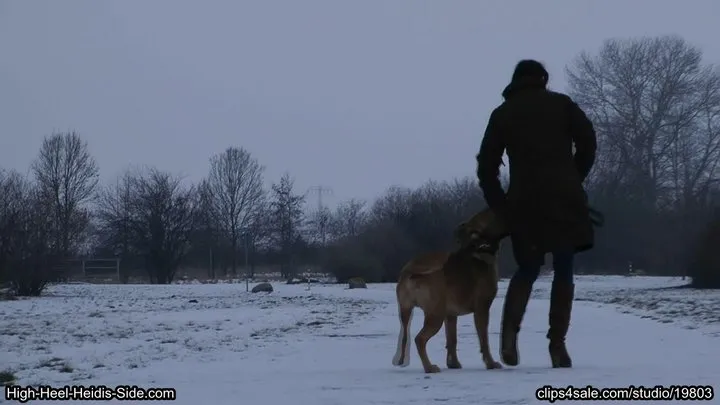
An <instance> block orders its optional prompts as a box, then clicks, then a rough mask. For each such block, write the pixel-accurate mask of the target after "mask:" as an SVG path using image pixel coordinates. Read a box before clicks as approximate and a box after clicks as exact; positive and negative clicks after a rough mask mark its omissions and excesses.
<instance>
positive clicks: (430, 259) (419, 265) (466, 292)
mask: <svg viewBox="0 0 720 405" xmlns="http://www.w3.org/2000/svg"><path fill="white" fill-rule="evenodd" d="M504 236H506V235H505V234H504V224H502V223H501V221H500V219H499V218H498V217H497V216H496V215H495V214H494V213H493V212H492V211H490V210H484V211H482V212H480V213H478V214H476V215H474V216H473V217H472V218H470V219H469V220H468V221H466V222H464V223H462V224H460V225H459V226H458V227H457V228H456V230H455V237H456V239H457V240H458V242H459V244H460V247H459V248H458V249H457V250H455V251H454V252H449V253H448V252H444V253H430V254H425V255H421V256H419V257H416V258H415V259H413V260H411V261H410V262H409V263H407V264H406V265H405V267H403V269H402V271H401V272H400V278H399V280H398V284H397V287H396V293H397V303H398V312H399V315H400V334H399V336H398V346H397V351H396V353H395V357H393V361H392V363H393V365H395V366H399V367H406V366H408V365H409V364H410V339H409V331H410V323H411V320H412V312H413V309H414V308H415V307H420V308H421V309H422V310H423V312H424V313H425V322H424V324H423V327H422V329H421V330H420V332H419V333H418V334H417V336H416V337H415V344H416V345H417V351H418V354H419V355H420V360H421V361H422V364H423V368H424V369H425V372H426V373H437V372H439V371H440V368H439V367H438V366H436V365H434V364H432V363H431V362H430V359H429V358H428V355H427V350H426V345H427V342H428V340H430V339H431V338H432V337H433V336H435V334H437V333H438V332H439V331H440V328H441V327H442V326H443V322H444V323H445V337H446V348H447V366H448V368H461V367H462V366H461V364H460V361H459V360H458V358H457V317H458V316H460V315H467V314H474V317H475V328H476V330H477V334H478V338H479V339H480V352H481V353H482V357H483V361H484V362H485V366H486V367H487V368H488V369H494V368H502V366H501V365H500V363H498V362H496V361H495V360H494V359H493V357H492V354H490V347H489V344H488V323H489V318H490V306H491V305H492V302H493V300H494V299H495V296H496V295H497V285H498V272H497V254H498V252H499V244H500V240H501V239H502V238H503V237H504Z"/></svg>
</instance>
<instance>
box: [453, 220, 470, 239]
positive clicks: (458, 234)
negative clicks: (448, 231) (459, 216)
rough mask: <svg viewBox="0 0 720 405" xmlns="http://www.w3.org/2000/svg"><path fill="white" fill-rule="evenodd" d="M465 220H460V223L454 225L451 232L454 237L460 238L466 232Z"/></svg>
mask: <svg viewBox="0 0 720 405" xmlns="http://www.w3.org/2000/svg"><path fill="white" fill-rule="evenodd" d="M467 227H468V224H467V222H462V223H461V224H460V225H458V226H456V227H455V232H453V235H454V236H455V239H460V238H461V237H463V235H465V234H466V233H467Z"/></svg>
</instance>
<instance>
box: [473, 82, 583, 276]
mask: <svg viewBox="0 0 720 405" xmlns="http://www.w3.org/2000/svg"><path fill="white" fill-rule="evenodd" d="M502 95H503V97H504V98H505V102H503V103H502V104H501V105H500V106H499V107H497V108H496V109H495V110H494V111H493V112H492V114H491V116H490V119H489V121H488V125H487V129H486V130H485V136H484V138H483V141H482V146H481V147H480V153H478V155H477V163H478V167H477V175H478V179H479V180H480V187H481V188H482V190H483V193H484V194H485V200H486V202H487V203H488V206H489V207H490V208H491V209H493V210H497V211H498V212H502V213H503V214H504V216H505V218H506V219H507V223H508V224H509V227H510V234H511V239H512V243H513V251H514V254H515V260H516V261H517V262H518V264H526V265H539V264H541V263H542V261H543V259H544V254H545V253H547V252H552V251H555V250H566V249H573V250H575V251H576V252H580V251H584V250H588V249H591V248H592V247H593V244H594V230H593V224H592V222H591V219H590V212H589V207H588V200H587V194H586V193H585V190H584V188H583V185H582V183H583V181H584V180H585V178H586V177H587V175H588V173H589V172H590V169H591V168H592V166H593V163H594V161H595V150H596V148H597V140H596V136H595V131H594V129H593V125H592V123H591V122H590V120H589V119H588V118H587V116H586V115H585V113H584V112H583V111H582V110H581V109H580V107H579V106H578V105H577V104H576V103H575V102H574V101H573V100H572V99H571V98H570V97H569V96H567V95H565V94H561V93H556V92H553V91H549V90H547V89H546V88H545V84H544V82H543V81H542V80H539V79H533V78H530V77H524V78H521V79H519V80H518V81H515V82H513V83H510V85H509V86H507V87H506V88H505V90H504V91H503V93H502ZM573 143H574V145H575V154H574V155H573V150H572V148H573ZM505 151H507V154H508V157H509V166H510V185H509V187H508V191H507V194H505V192H504V191H503V189H502V185H501V183H500V179H499V174H500V165H501V164H502V156H503V152H505Z"/></svg>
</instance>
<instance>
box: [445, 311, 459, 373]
mask: <svg viewBox="0 0 720 405" xmlns="http://www.w3.org/2000/svg"><path fill="white" fill-rule="evenodd" d="M445 348H446V349H447V367H448V368H462V364H460V360H458V357H457V316H454V315H448V316H447V317H445Z"/></svg>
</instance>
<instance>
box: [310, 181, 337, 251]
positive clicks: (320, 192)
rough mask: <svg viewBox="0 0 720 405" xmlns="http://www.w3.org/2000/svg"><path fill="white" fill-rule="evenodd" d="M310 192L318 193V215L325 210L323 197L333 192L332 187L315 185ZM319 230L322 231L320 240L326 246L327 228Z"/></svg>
mask: <svg viewBox="0 0 720 405" xmlns="http://www.w3.org/2000/svg"><path fill="white" fill-rule="evenodd" d="M308 192H310V193H315V194H317V213H318V215H320V213H321V212H322V210H323V199H322V198H323V195H331V194H332V192H333V191H332V189H331V188H330V187H325V186H313V187H310V188H309V189H308ZM318 231H320V232H321V235H320V238H321V240H320V242H321V243H322V246H323V247H324V246H325V242H326V240H325V239H326V236H327V235H326V233H327V232H326V230H325V229H322V230H320V229H318Z"/></svg>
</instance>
